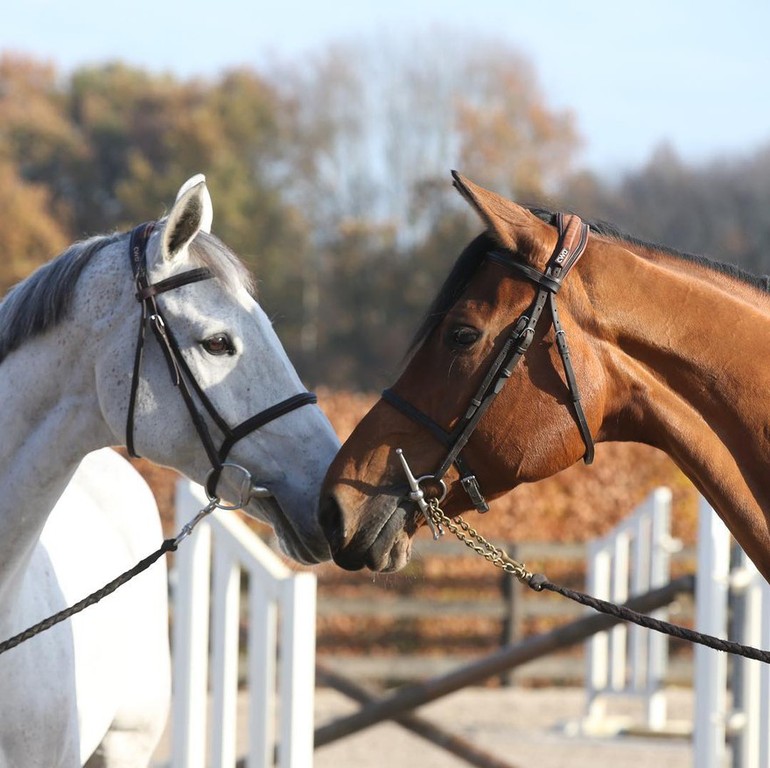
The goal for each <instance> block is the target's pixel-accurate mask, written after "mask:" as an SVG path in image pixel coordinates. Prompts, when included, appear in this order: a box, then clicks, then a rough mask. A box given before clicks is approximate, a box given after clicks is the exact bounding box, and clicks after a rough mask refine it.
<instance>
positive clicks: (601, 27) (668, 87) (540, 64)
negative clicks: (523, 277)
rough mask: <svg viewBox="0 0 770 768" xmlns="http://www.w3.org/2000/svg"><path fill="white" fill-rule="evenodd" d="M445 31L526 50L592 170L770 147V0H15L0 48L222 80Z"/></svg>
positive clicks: (64, 63)
mask: <svg viewBox="0 0 770 768" xmlns="http://www.w3.org/2000/svg"><path fill="white" fill-rule="evenodd" d="M437 25H438V26H440V27H445V28H448V29H451V30H454V31H457V30H468V32H469V35H471V36H472V35H474V34H477V35H480V36H483V37H484V38H487V39H488V38H490V37H496V38H500V39H502V40H504V41H506V42H508V43H509V44H512V45H514V46H516V47H518V48H519V49H520V50H521V51H522V53H524V54H525V55H526V56H527V57H528V58H529V59H530V60H531V61H532V63H533V64H534V66H535V70H536V72H537V76H538V78H539V84H540V87H541V89H542V90H543V92H544V93H545V94H546V98H547V100H548V102H549V103H550V104H551V105H552V106H554V107H559V108H570V109H571V110H572V111H573V112H574V113H575V115H576V118H577V125H578V128H579V130H580V132H581V134H582V135H583V137H584V140H585V147H584V150H583V154H582V156H581V161H582V162H583V163H584V164H585V165H587V166H589V167H591V168H593V169H594V170H597V171H599V172H602V173H610V174H613V173H617V172H620V171H623V170H626V169H633V168H636V167H639V166H640V165H642V164H643V163H644V162H645V161H646V160H647V159H648V158H649V156H650V154H651V152H652V151H653V149H654V148H655V147H656V146H658V145H660V144H661V143H662V142H668V143H670V144H671V145H672V146H673V147H674V148H675V149H676V151H677V152H678V153H679V154H680V155H681V156H682V157H683V158H684V159H685V160H687V161H691V162H702V161H707V160H711V159H715V158H719V157H722V156H733V155H738V156H743V155H746V154H748V153H750V152H751V151H752V150H754V149H756V148H757V147H759V146H760V145H763V144H765V145H767V144H770V85H769V84H768V82H769V81H770V44H768V42H767V38H766V35H767V30H768V29H770V0H732V2H731V3H729V4H728V3H725V2H716V1H715V0H699V1H698V2H696V0H645V2H643V3H638V2H633V3H632V2H626V1H625V0H550V2H548V3H541V2H537V0H528V2H526V3H525V2H520V1H519V0H462V1H460V0H443V1H442V0H423V1H421V0H387V2H370V1H369V0H356V2H344V3H335V2H331V0H330V1H328V2H326V3H324V2H313V1H312V0H300V1H298V2H289V1H288V0H285V1H284V2H276V0H270V2H264V0H215V1H214V2H207V3H204V2H201V0H185V2H178V0H165V2H162V1H158V0H154V1H153V2H150V0H133V2H132V3H124V4H118V5H114V4H112V5H111V6H110V4H108V3H105V2H104V0H99V2H97V1H96V0H16V1H15V2H12V3H8V4H6V7H5V8H4V9H3V20H2V24H0V51H9V50H11V51H16V52H27V53H30V54H33V55H35V56H36V57H39V58H42V59H46V60H50V61H53V62H54V63H56V64H57V65H58V66H59V67H61V68H62V70H64V71H68V70H69V69H71V68H73V67H77V66H78V65H81V64H84V63H94V62H100V61H103V60H107V59H115V58H119V59H122V60H125V61H127V62H130V63H132V64H136V65H140V66H143V67H146V68H148V69H150V70H154V71H172V72H174V73H175V74H178V75H179V76H190V75H215V74H216V73H217V72H219V71H221V70H222V69H224V68H227V67H228V66H233V65H243V64H247V65H248V64H253V65H255V66H259V65H260V64H262V63H264V62H267V61H270V60H271V59H272V58H276V57H280V58H283V59H286V58H293V57H303V56H307V55H309V54H311V53H312V52H314V51H318V50H319V49H322V48H323V47H324V46H325V45H327V44H329V43H330V42H332V41H340V40H350V39H360V38H364V39H371V40H376V33H377V32H378V31H380V30H386V31H387V32H389V33H397V32H399V31H402V30H406V31H410V32H421V31H429V30H431V29H435V28H436V26H437ZM469 39H472V38H471V37H469ZM452 53H453V52H452V51H451V50H447V56H451V55H452Z"/></svg>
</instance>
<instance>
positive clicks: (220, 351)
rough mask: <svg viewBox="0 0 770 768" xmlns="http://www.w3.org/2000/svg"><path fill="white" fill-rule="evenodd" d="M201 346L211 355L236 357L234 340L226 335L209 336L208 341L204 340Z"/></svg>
mask: <svg viewBox="0 0 770 768" xmlns="http://www.w3.org/2000/svg"><path fill="white" fill-rule="evenodd" d="M201 346H202V347H203V348H204V349H205V350H206V352H208V353H209V354H210V355H234V354H235V346H234V345H233V342H232V340H231V339H230V337H229V336H228V335H227V334H226V333H215V334H214V335H213V336H209V338H208V339H204V340H203V341H202V342H201Z"/></svg>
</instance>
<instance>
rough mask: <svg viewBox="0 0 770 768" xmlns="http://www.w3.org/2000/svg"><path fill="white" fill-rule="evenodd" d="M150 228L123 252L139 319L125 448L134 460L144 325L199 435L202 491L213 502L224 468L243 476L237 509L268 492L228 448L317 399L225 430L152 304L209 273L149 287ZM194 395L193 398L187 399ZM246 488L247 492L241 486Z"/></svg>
mask: <svg viewBox="0 0 770 768" xmlns="http://www.w3.org/2000/svg"><path fill="white" fill-rule="evenodd" d="M154 228H155V222H149V223H146V224H140V225H139V226H138V227H136V228H135V229H134V230H133V231H132V232H131V237H130V241H129V253H130V257H131V270H132V272H133V275H134V280H135V283H136V299H137V301H138V302H139V303H140V304H141V308H142V311H141V317H140V320H139V334H138V339H137V343H136V352H135V355H134V371H133V377H132V380H131V394H130V397H129V402H128V415H127V418H126V447H127V449H128V453H129V455H131V456H133V457H138V454H137V453H136V450H135V445H134V412H135V409H136V396H137V392H138V389H139V376H140V372H141V368H142V355H143V351H144V340H145V329H146V327H147V324H148V323H149V325H150V327H151V328H152V330H153V332H154V334H155V338H156V339H157V341H158V344H159V346H160V348H161V350H162V351H163V355H164V357H165V358H166V362H167V363H168V368H169V372H170V373H171V381H172V382H173V384H174V386H176V387H178V389H179V391H180V393H181V394H182V398H183V399H184V402H185V405H186V406H187V410H188V411H189V413H190V418H191V419H192V422H193V425H194V426H195V430H196V431H197V433H198V436H199V437H200V440H201V443H202V444H203V447H204V449H205V451H206V455H207V456H208V459H209V461H210V462H211V467H212V469H211V471H210V472H209V475H208V478H207V480H206V493H207V494H208V497H209V499H210V500H214V499H216V500H219V498H220V497H219V496H218V494H217V484H218V482H219V478H220V475H221V473H222V470H223V469H224V468H225V467H226V466H227V467H234V468H235V469H236V470H239V471H240V473H241V474H242V475H243V476H244V478H246V481H245V482H244V483H243V484H242V488H241V499H240V502H241V503H240V504H239V505H238V506H239V507H242V506H245V504H246V503H247V502H248V497H249V496H255V495H259V496H268V495H271V494H270V492H269V491H268V490H267V489H265V488H262V487H259V486H254V482H255V478H253V477H252V475H251V473H249V472H248V471H247V470H246V469H244V468H243V467H240V466H239V465H237V464H232V463H231V462H228V461H227V456H228V454H229V453H230V451H231V449H232V447H233V446H234V445H235V444H236V443H237V442H238V441H239V440H242V439H243V438H244V437H247V436H248V435H250V434H251V433H252V432H254V431H255V430H257V429H259V428H260V427H263V426H265V424H269V423H270V422H271V421H274V420H275V419H278V418H280V417H281V416H284V415H285V414H287V413H290V412H291V411H293V410H296V409H297V408H301V407H302V406H303V405H311V404H313V403H316V402H317V401H318V398H317V397H316V395H315V394H314V393H312V392H300V393H299V394H296V395H292V396H291V397H288V398H286V399H285V400H282V401H281V402H279V403H276V404H275V405H272V406H270V407H269V408H266V409H265V410H264V411H261V412H260V413H258V414H256V415H255V416H252V417H250V418H248V419H246V420H245V421H243V422H241V423H240V424H238V425H237V426H235V427H230V426H229V425H228V424H227V422H226V421H225V419H224V418H223V417H222V415H221V414H220V413H219V412H218V411H217V409H216V407H215V406H214V404H213V403H212V402H211V400H210V399H209V397H208V396H207V395H206V393H205V392H204V391H203V389H202V388H201V386H200V385H199V384H198V382H197V381H196V380H195V377H194V376H193V374H192V372H191V371H190V368H189V366H188V365H187V363H186V362H185V359H184V357H183V356H182V354H181V352H180V350H179V345H178V344H177V342H176V339H175V338H174V335H173V333H172V332H171V329H170V328H169V327H168V324H167V323H166V321H165V319H164V317H163V312H162V310H161V309H160V307H159V306H158V303H157V301H156V297H157V296H158V295H160V294H162V293H166V292H167V291H172V290H174V289H176V288H181V287H182V286H183V285H190V284H191V283H197V282H200V281H201V280H209V279H211V278H213V277H214V274H213V273H212V272H211V270H210V269H208V268H206V267H199V268H196V269H190V270H187V271H186V272H182V273H180V274H178V275H173V276H171V277H169V278H166V279H165V280H161V281H159V282H157V283H152V284H151V283H149V282H148V279H147V243H148V241H149V239H150V235H151V234H152V232H153V230H154ZM193 393H194V395H193ZM195 397H197V399H198V401H199V402H200V403H201V404H202V405H203V408H204V409H205V410H206V412H207V413H208V415H209V417H210V418H211V420H212V421H213V422H214V423H215V424H216V426H217V428H218V429H219V430H220V432H221V433H222V435H223V436H224V439H223V441H222V444H221V445H220V446H219V448H217V446H216V445H215V443H214V440H213V438H212V437H211V432H210V431H209V427H208V425H207V423H206V419H205V417H204V415H203V413H202V412H201V410H200V409H199V408H198V407H197V405H196V403H195ZM246 485H248V488H247V487H245V486H246Z"/></svg>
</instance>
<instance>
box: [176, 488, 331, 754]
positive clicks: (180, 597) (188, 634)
mask: <svg viewBox="0 0 770 768" xmlns="http://www.w3.org/2000/svg"><path fill="white" fill-rule="evenodd" d="M205 504H206V497H205V494H204V493H203V490H202V488H200V486H197V485H194V484H192V483H189V482H188V481H180V482H179V484H178V486H177V524H178V526H180V527H181V525H183V524H184V523H186V522H187V521H188V520H189V519H190V518H191V517H193V515H195V514H196V513H197V512H198V510H200V509H201V508H202V507H203V506H204V505H205ZM244 580H246V581H247V583H248V598H247V599H246V601H245V603H244V604H243V605H242V600H241V595H242V586H243V583H242V582H243V581H244ZM173 606H174V633H173V641H174V643H173V645H174V665H173V673H174V698H173V704H172V750H173V753H172V762H171V766H172V768H203V766H205V765H209V766H212V768H232V766H234V765H235V763H236V750H238V752H239V753H240V754H242V753H243V752H242V749H243V748H242V747H240V746H237V734H238V731H239V730H240V732H241V733H243V734H247V735H248V745H247V747H246V752H247V758H246V765H247V767H248V768H263V766H265V767H266V766H273V765H278V766H280V768H308V767H309V766H312V764H313V701H314V687H315V616H316V579H315V576H314V575H313V574H310V573H295V572H292V571H290V570H289V569H288V568H286V566H285V565H284V564H283V563H282V562H281V561H280V559H279V558H277V557H276V556H275V554H273V552H272V551H271V550H270V549H269V547H267V546H266V545H265V544H264V543H263V542H262V541H261V540H260V539H259V537H258V536H256V535H255V534H254V533H253V532H252V531H251V530H249V528H248V526H246V525H245V524H244V523H243V522H242V521H241V520H240V519H239V518H238V517H237V516H236V515H235V514H234V513H230V512H223V511H221V510H216V511H215V512H213V513H212V514H211V515H209V516H208V517H207V518H206V519H205V520H204V521H203V522H201V523H200V524H199V525H198V526H197V527H196V528H195V530H194V532H193V533H192V535H191V536H190V537H189V539H187V540H185V541H184V544H183V545H182V546H180V547H179V550H178V551H177V553H176V584H175V590H174V600H173ZM244 610H245V613H246V614H247V620H248V623H247V626H248V630H247V635H246V637H247V641H246V644H245V645H246V647H245V648H241V647H240V645H241V644H240V631H241V624H242V617H243V613H244ZM244 652H245V655H246V659H247V660H246V678H247V685H248V714H247V715H246V720H245V722H244V723H242V724H241V725H242V726H243V727H241V728H238V725H239V722H238V712H237V699H238V678H239V656H240V657H241V658H243V656H244ZM276 748H277V749H276ZM276 752H277V758H276ZM207 756H208V759H207Z"/></svg>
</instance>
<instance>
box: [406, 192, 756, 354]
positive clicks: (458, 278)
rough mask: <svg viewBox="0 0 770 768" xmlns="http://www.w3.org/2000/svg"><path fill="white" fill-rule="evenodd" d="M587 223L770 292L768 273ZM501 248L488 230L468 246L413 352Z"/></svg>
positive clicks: (541, 211) (544, 214)
mask: <svg viewBox="0 0 770 768" xmlns="http://www.w3.org/2000/svg"><path fill="white" fill-rule="evenodd" d="M527 209H528V210H529V211H531V212H532V213H533V214H535V216H537V217H538V218H539V219H542V220H543V221H545V222H546V223H548V224H550V225H551V226H556V214H555V213H554V212H553V211H550V210H548V209H545V208H538V207H535V206H527ZM586 223H587V224H588V225H589V227H590V228H591V231H592V232H595V233H596V234H598V235H601V236H603V237H609V238H612V239H613V240H618V241H619V242H624V243H628V244H629V245H632V246H639V247H642V248H650V249H653V250H656V251H661V252H663V253H667V254H669V255H671V256H675V257H677V258H680V259H683V260H685V261H690V262H692V263H693V264H697V265H699V266H702V267H706V268H707V269H711V270H713V271H715V272H719V273H721V274H724V275H727V276H729V277H732V278H735V279H736V280H740V281H741V282H744V283H746V284H748V285H751V286H753V287H754V288H758V289H759V290H761V291H763V292H765V293H770V277H769V276H767V275H765V276H762V277H758V276H757V275H753V274H752V273H750V272H747V271H746V270H745V269H742V268H741V267H738V266H736V265H735V264H726V263H723V262H719V261H714V260H712V259H709V258H707V257H705V256H698V255H696V254H692V253H686V252H683V251H678V250H676V249H674V248H670V247H668V246H665V245H658V244H655V243H649V242H645V241H644V240H640V239H639V238H636V237H634V236H632V235H628V234H626V233H625V232H623V231H622V230H620V229H619V228H618V227H616V226H615V225H614V224H610V223H609V222H606V221H601V220H596V221H587V222H586ZM498 248H499V245H498V244H497V243H496V242H495V241H494V240H493V239H492V237H491V236H490V235H489V234H487V233H486V232H485V233H483V234H481V235H479V236H478V237H476V238H475V239H474V240H472V241H471V242H470V243H469V244H468V245H467V247H466V248H465V250H463V252H462V253H461V254H460V256H459V258H458V259H457V261H456V262H455V265H454V267H452V271H451V272H450V273H449V275H448V276H447V279H446V280H445V281H444V284H443V285H442V286H441V289H440V290H439V292H438V294H437V295H436V298H434V299H433V301H432V302H431V304H430V306H429V307H428V310H427V312H426V313H425V315H424V316H423V318H422V320H421V322H420V325H419V327H418V328H417V331H416V333H415V335H414V338H413V339H412V342H411V344H410V345H409V353H412V352H414V351H415V350H416V349H417V347H419V346H420V344H422V343H423V342H424V341H425V339H426V338H427V337H428V336H429V335H430V333H431V332H432V331H433V329H434V328H435V327H436V326H437V325H438V324H439V323H440V322H441V320H442V319H443V318H444V316H445V315H446V313H447V312H448V311H449V310H450V309H451V308H452V307H453V306H454V304H455V303H456V302H457V301H458V299H459V298H460V296H461V295H462V293H463V291H464V290H465V289H466V288H467V287H468V284H469V283H470V281H471V279H472V278H473V275H474V274H475V272H476V270H477V269H478V267H479V266H480V265H481V263H482V262H483V260H484V256H485V254H486V253H488V252H489V251H491V250H495V249H498Z"/></svg>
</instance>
